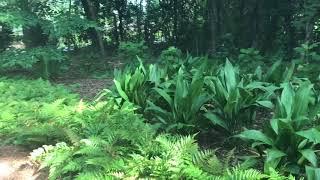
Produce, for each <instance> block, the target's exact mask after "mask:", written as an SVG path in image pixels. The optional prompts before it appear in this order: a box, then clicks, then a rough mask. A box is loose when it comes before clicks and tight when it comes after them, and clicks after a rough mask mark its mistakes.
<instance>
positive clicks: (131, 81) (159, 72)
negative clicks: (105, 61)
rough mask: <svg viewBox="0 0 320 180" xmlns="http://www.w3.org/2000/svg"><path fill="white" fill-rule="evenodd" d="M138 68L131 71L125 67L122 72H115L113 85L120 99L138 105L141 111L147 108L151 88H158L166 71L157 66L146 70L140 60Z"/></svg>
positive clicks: (151, 66)
mask: <svg viewBox="0 0 320 180" xmlns="http://www.w3.org/2000/svg"><path fill="white" fill-rule="evenodd" d="M139 61H140V66H139V67H138V68H136V69H135V70H134V71H132V70H131V69H130V68H129V67H127V68H126V69H125V70H124V71H119V70H115V72H114V74H115V79H114V84H115V87H116V90H117V92H118V94H119V95H120V97H121V98H122V99H123V100H125V101H129V102H132V103H134V104H135V105H138V106H139V107H140V108H141V109H142V110H144V109H145V108H146V106H147V99H148V98H149V96H150V91H151V88H153V87H156V86H158V85H159V84H160V83H161V82H162V80H163V79H164V78H165V76H166V71H165V70H164V69H161V68H160V67H159V66H157V65H150V66H149V69H146V68H145V67H144V65H143V63H142V61H141V60H140V58H139Z"/></svg>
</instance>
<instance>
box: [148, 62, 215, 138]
mask: <svg viewBox="0 0 320 180" xmlns="http://www.w3.org/2000/svg"><path fill="white" fill-rule="evenodd" d="M203 86H204V78H203V76H202V75H201V74H200V73H197V74H195V75H194V76H193V78H192V82H191V83H190V82H189V81H188V80H187V79H186V78H185V71H184V70H183V69H182V68H180V69H179V72H178V74H177V77H176V79H175V80H173V81H171V82H168V83H166V84H165V85H164V86H162V87H155V88H154V91H155V92H156V93H157V94H158V95H159V97H160V100H159V101H158V102H152V101H148V104H149V106H148V108H147V110H148V111H150V112H152V114H154V115H155V117H156V118H155V119H156V122H157V123H160V124H161V126H162V127H161V128H162V129H164V130H165V131H167V132H172V131H173V132H189V133H190V132H194V131H195V130H197V129H198V128H200V126H201V122H200V119H201V117H199V116H200V114H201V113H200V111H201V107H202V106H203V105H204V104H205V103H206V102H207V101H208V100H209V95H208V94H207V93H206V92H205V91H204V90H203ZM161 100H164V101H163V103H164V104H162V103H160V102H161Z"/></svg>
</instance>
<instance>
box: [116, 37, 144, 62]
mask: <svg viewBox="0 0 320 180" xmlns="http://www.w3.org/2000/svg"><path fill="white" fill-rule="evenodd" d="M147 50H148V47H147V46H145V45H144V42H143V41H141V42H139V43H134V42H120V44H119V47H118V55H119V56H120V58H122V59H124V60H128V61H132V60H134V59H135V58H136V57H137V56H138V57H143V56H144V55H146V54H147V52H146V51H147Z"/></svg>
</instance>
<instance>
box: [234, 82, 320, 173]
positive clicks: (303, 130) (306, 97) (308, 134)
mask: <svg viewBox="0 0 320 180" xmlns="http://www.w3.org/2000/svg"><path fill="white" fill-rule="evenodd" d="M312 88H313V85H312V84H311V83H310V82H309V81H304V82H300V83H299V84H298V85H295V86H293V85H292V84H290V83H284V84H283V91H282V94H281V97H279V98H278V101H277V105H276V110H275V113H274V117H273V118H272V120H271V121H270V125H269V126H267V127H266V129H265V130H263V131H258V130H246V131H244V132H242V133H241V134H240V135H239V137H241V138H244V139H249V140H253V141H254V143H253V144H252V147H253V148H258V147H260V148H262V150H265V153H263V154H264V155H265V156H266V158H265V162H264V169H265V171H268V169H269V167H272V168H281V169H285V170H286V171H288V172H291V173H294V174H299V173H301V172H302V171H303V167H304V166H305V165H310V166H312V167H318V162H317V155H316V153H317V152H316V150H317V145H318V144H319V143H320V139H319V137H320V136H319V135H320V132H319V131H318V130H317V129H315V128H313V127H314V126H315V124H314V123H315V122H314V120H315V118H316V115H317V113H318V112H319V104H318V101H317V99H316V98H315V95H314V92H313V89H312ZM259 152H260V153H262V152H261V151H259Z"/></svg>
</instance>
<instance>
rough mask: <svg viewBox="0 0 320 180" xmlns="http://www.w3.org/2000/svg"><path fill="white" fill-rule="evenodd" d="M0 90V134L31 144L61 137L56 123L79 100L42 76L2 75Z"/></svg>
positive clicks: (67, 115) (70, 110) (3, 136)
mask: <svg viewBox="0 0 320 180" xmlns="http://www.w3.org/2000/svg"><path fill="white" fill-rule="evenodd" d="M0 93H1V96H0V102H1V103H0V107H1V109H2V111H1V112H0V138H1V139H2V138H5V139H6V141H9V142H15V143H17V144H23V145H26V144H28V145H32V144H33V145H32V146H37V145H42V144H43V143H51V142H57V141H56V140H57V139H60V140H61V139H63V134H62V133H61V131H60V129H61V128H58V127H57V126H58V124H59V123H63V121H64V120H65V119H66V117H69V116H70V115H71V114H72V113H73V111H72V109H73V106H74V105H75V104H76V102H77V101H78V98H77V95H75V94H71V93H70V92H69V91H68V90H66V89H64V88H63V87H60V86H52V85H50V83H48V82H47V81H43V80H36V81H31V80H17V79H4V78H1V79H0ZM4 142H5V141H4Z"/></svg>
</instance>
